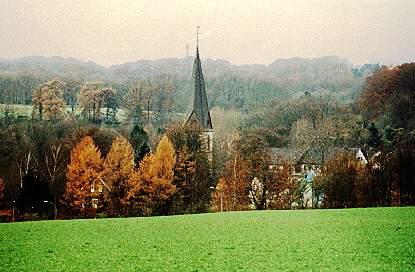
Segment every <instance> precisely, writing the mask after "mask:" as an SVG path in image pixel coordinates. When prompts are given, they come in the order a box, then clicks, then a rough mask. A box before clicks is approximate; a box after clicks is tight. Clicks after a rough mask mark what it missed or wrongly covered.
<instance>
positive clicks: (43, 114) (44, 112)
mask: <svg viewBox="0 0 415 272" xmlns="http://www.w3.org/2000/svg"><path fill="white" fill-rule="evenodd" d="M63 86H64V84H63V83H62V82H60V81H58V80H52V81H49V82H47V83H45V84H43V85H41V86H40V87H39V88H38V89H36V90H35V91H34V92H33V96H32V105H33V108H32V116H37V117H38V118H39V119H45V120H49V119H57V118H60V117H61V116H62V114H63V111H64V107H65V101H64V100H63V98H62V97H63Z"/></svg>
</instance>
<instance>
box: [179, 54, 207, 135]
mask: <svg viewBox="0 0 415 272" xmlns="http://www.w3.org/2000/svg"><path fill="white" fill-rule="evenodd" d="M192 84H193V86H194V96H193V109H192V110H191V111H190V114H189V115H188V117H187V118H186V125H187V124H189V122H192V121H194V122H196V123H197V124H198V125H200V126H201V127H202V128H204V129H213V127H212V120H211V119H210V112H209V108H208V101H207V96H206V89H205V80H204V78H203V72H202V64H201V63H200V57H199V47H196V57H195V60H194V63H193V72H192Z"/></svg>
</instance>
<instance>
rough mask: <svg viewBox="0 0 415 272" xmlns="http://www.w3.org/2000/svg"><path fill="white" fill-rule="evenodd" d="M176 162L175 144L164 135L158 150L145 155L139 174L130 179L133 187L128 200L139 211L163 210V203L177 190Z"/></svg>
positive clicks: (157, 211) (158, 211) (144, 212)
mask: <svg viewBox="0 0 415 272" xmlns="http://www.w3.org/2000/svg"><path fill="white" fill-rule="evenodd" d="M175 162H176V159H175V155H174V148H173V145H172V143H171V142H170V140H169V139H168V138H167V136H163V137H162V138H161V140H160V142H159V144H158V146H157V149H156V152H155V153H151V154H149V155H146V156H145V157H144V159H143V161H142V162H141V163H140V168H139V171H138V174H137V175H132V177H131V178H130V180H129V183H130V184H131V187H132V188H131V190H130V191H129V193H128V200H129V201H130V202H132V203H131V204H132V205H133V206H134V207H135V208H138V209H139V211H138V212H140V213H142V214H145V215H151V214H160V213H162V212H163V205H164V204H165V203H166V201H167V200H168V199H170V198H171V197H172V196H173V194H174V193H175V192H176V186H174V185H173V183H172V182H173V177H174V173H173V168H174V165H175Z"/></svg>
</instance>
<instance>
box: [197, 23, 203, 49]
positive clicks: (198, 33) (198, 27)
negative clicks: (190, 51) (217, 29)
mask: <svg viewBox="0 0 415 272" xmlns="http://www.w3.org/2000/svg"><path fill="white" fill-rule="evenodd" d="M199 29H200V26H197V27H196V33H195V34H196V47H199V35H200V34H202V33H200V32H199Z"/></svg>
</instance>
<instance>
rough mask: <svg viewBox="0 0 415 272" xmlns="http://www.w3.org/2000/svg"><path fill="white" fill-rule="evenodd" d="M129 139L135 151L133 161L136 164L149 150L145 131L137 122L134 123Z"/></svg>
mask: <svg viewBox="0 0 415 272" xmlns="http://www.w3.org/2000/svg"><path fill="white" fill-rule="evenodd" d="M130 141H131V144H132V146H133V148H134V152H135V153H134V154H135V156H134V162H135V163H136V164H138V163H139V162H140V161H141V160H142V159H143V158H144V156H145V155H146V154H147V153H148V152H150V147H149V145H148V135H147V132H145V130H144V129H143V127H142V126H141V125H140V124H139V123H136V124H135V125H134V127H133V129H132V130H131V133H130Z"/></svg>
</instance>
